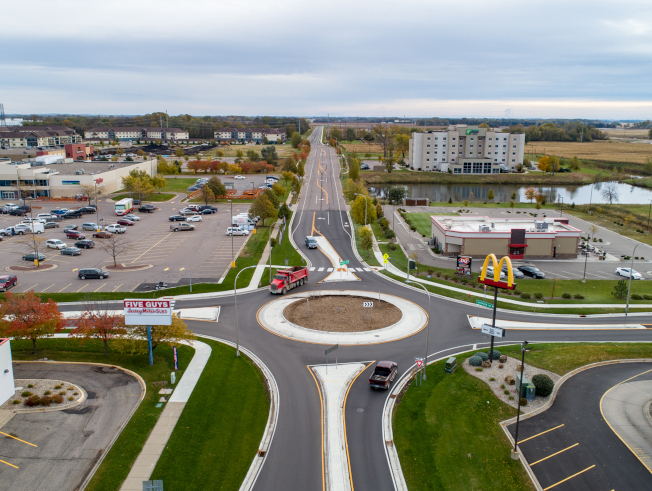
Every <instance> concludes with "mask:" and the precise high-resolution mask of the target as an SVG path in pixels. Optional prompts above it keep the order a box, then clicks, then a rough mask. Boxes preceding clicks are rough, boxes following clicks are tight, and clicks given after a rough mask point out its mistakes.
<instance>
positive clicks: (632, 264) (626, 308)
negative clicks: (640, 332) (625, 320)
mask: <svg viewBox="0 0 652 491" xmlns="http://www.w3.org/2000/svg"><path fill="white" fill-rule="evenodd" d="M640 245H641V244H640V242H639V243H638V244H636V245H635V246H634V250H633V251H632V262H631V263H630V265H629V285H628V286H627V306H626V307H625V317H627V313H628V312H629V292H630V290H631V289H632V274H633V272H634V254H636V248H637V247H638V246H640Z"/></svg>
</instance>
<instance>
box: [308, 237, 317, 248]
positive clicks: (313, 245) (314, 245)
mask: <svg viewBox="0 0 652 491" xmlns="http://www.w3.org/2000/svg"><path fill="white" fill-rule="evenodd" d="M306 245H307V246H308V249H317V239H315V238H314V237H312V236H311V235H309V236H307V237H306Z"/></svg>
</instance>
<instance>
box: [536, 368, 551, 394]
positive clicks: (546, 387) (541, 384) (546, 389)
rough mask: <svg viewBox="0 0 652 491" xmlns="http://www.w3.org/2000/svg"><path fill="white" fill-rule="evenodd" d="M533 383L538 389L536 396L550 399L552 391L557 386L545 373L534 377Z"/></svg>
mask: <svg viewBox="0 0 652 491" xmlns="http://www.w3.org/2000/svg"><path fill="white" fill-rule="evenodd" d="M532 383H533V384H534V387H535V388H536V394H537V395H540V396H541V397H548V396H549V395H550V394H552V389H553V387H554V386H555V383H554V382H553V381H552V379H551V378H550V377H548V376H547V375H546V374H545V373H537V374H536V375H535V376H534V377H532Z"/></svg>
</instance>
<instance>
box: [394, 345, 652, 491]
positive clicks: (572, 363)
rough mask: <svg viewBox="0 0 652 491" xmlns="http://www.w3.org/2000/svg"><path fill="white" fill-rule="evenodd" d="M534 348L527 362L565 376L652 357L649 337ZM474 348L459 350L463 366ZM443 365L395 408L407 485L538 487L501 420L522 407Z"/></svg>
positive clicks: (508, 349)
mask: <svg viewBox="0 0 652 491" xmlns="http://www.w3.org/2000/svg"><path fill="white" fill-rule="evenodd" d="M530 347H531V348H532V349H531V351H529V352H528V353H527V354H526V355H525V356H526V361H527V363H529V364H531V365H533V366H536V367H539V368H544V369H547V370H551V371H553V372H555V373H558V374H559V375H564V374H565V373H568V372H569V371H571V370H573V369H575V368H578V367H580V366H583V365H587V364H589V363H595V362H598V361H606V360H616V359H626V358H647V357H649V353H650V348H651V346H650V344H645V343H623V344H616V343H595V344H594V343H580V344H570V343H569V344H566V343H563V344H535V345H530ZM499 349H500V352H501V353H503V354H507V355H509V356H519V355H520V346H519V345H512V346H501V347H500V348H499ZM485 351H486V350H485ZM472 353H474V352H469V353H464V354H462V355H458V356H457V360H458V365H459V364H461V362H462V361H463V360H465V359H466V358H468V357H469V356H470V355H471V354H472ZM443 369H444V364H443V363H441V362H439V363H437V364H433V365H430V366H429V367H428V379H427V380H426V381H425V382H424V384H423V386H420V387H416V386H410V388H409V389H408V390H407V392H405V394H404V395H403V396H402V398H401V399H400V402H399V403H398V407H397V409H396V410H395V412H394V420H393V431H394V440H395V443H396V448H397V451H398V453H399V457H400V459H401V467H402V468H403V473H404V475H405V479H406V481H407V485H408V487H409V488H410V489H411V490H429V491H431V490H432V491H435V490H436V491H440V490H458V489H476V490H480V489H501V490H510V489H513V490H526V489H528V490H529V489H534V487H533V485H532V483H531V482H530V481H529V479H528V478H527V475H526V474H525V472H524V471H523V468H522V467H521V465H520V464H519V463H518V462H517V461H512V460H511V459H510V458H509V450H510V446H509V443H508V440H507V438H506V436H505V434H504V432H503V431H502V430H501V429H500V427H499V426H498V423H499V422H500V421H503V420H505V419H507V418H509V417H512V416H514V415H515V414H516V410H515V409H513V408H511V407H509V406H507V405H506V404H504V403H502V402H501V401H500V400H499V399H498V398H496V397H495V396H494V395H493V393H492V392H491V390H489V388H488V386H487V385H486V384H485V383H484V382H482V381H480V380H479V379H477V378H475V377H472V376H471V375H468V374H467V373H466V372H465V371H464V370H463V369H461V368H458V369H457V370H456V371H455V372H454V373H453V374H452V375H446V374H444V370H443ZM487 401H489V404H487ZM451 408H454V410H451ZM469 454H470V455H471V458H469V457H468V456H469Z"/></svg>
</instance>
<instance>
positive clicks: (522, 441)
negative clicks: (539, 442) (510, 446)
mask: <svg viewBox="0 0 652 491" xmlns="http://www.w3.org/2000/svg"><path fill="white" fill-rule="evenodd" d="M562 426H564V425H563V424H562V425H559V426H555V427H554V428H550V429H549V430H546V431H542V432H541V433H537V434H536V435H533V436H531V437H529V438H526V439H525V440H521V441H520V442H518V444H519V445H520V444H521V443H524V442H527V441H528V440H532V438H536V437H538V436H541V435H543V434H544V433H548V432H549V431H552V430H556V429H557V428H561V427H562Z"/></svg>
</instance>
